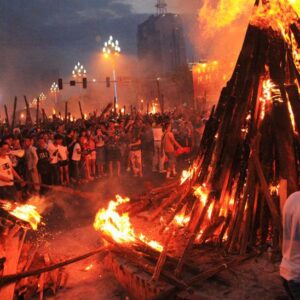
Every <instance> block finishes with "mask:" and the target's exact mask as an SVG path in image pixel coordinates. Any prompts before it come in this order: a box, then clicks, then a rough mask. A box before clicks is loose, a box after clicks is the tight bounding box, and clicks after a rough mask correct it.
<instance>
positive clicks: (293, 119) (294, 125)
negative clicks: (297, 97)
mask: <svg viewBox="0 0 300 300" xmlns="http://www.w3.org/2000/svg"><path fill="white" fill-rule="evenodd" d="M288 109H289V114H290V118H291V123H292V126H293V130H294V132H296V121H295V115H294V113H293V109H292V106H291V103H290V101H288Z"/></svg>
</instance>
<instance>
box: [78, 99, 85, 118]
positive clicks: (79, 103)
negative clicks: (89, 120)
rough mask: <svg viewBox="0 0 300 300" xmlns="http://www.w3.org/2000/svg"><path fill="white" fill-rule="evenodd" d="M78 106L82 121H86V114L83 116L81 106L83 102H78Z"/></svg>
mask: <svg viewBox="0 0 300 300" xmlns="http://www.w3.org/2000/svg"><path fill="white" fill-rule="evenodd" d="M78 105H79V111H80V116H81V119H82V120H84V114H83V111H82V106H81V102H80V101H78Z"/></svg>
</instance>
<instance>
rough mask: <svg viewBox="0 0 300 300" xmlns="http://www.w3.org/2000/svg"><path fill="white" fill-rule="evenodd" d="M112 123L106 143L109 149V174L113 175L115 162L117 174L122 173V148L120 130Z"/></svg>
mask: <svg viewBox="0 0 300 300" xmlns="http://www.w3.org/2000/svg"><path fill="white" fill-rule="evenodd" d="M111 124H113V123H112V122H111V123H110V128H109V131H108V139H107V143H106V150H107V161H108V170H109V176H110V177H112V176H113V164H114V163H116V166H117V176H118V177H120V175H121V150H120V146H119V139H120V135H119V131H118V130H115V127H114V124H113V126H112V125H111Z"/></svg>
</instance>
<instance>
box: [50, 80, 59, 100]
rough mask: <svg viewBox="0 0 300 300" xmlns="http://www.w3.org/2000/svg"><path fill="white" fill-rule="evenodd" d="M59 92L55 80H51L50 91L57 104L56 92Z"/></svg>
mask: <svg viewBox="0 0 300 300" xmlns="http://www.w3.org/2000/svg"><path fill="white" fill-rule="evenodd" d="M58 92H59V88H58V85H57V83H56V82H53V83H52V85H51V87H50V93H51V94H53V95H54V102H55V104H57V93H58Z"/></svg>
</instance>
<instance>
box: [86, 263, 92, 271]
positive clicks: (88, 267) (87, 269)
mask: <svg viewBox="0 0 300 300" xmlns="http://www.w3.org/2000/svg"><path fill="white" fill-rule="evenodd" d="M93 267H94V265H93V264H90V265H88V266H87V267H85V268H84V271H89V270H91V269H92V268H93Z"/></svg>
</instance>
